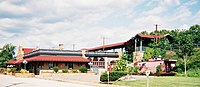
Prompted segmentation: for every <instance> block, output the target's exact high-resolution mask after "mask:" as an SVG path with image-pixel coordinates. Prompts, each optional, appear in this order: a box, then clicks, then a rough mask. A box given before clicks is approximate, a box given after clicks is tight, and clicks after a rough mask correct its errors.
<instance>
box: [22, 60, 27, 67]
mask: <svg viewBox="0 0 200 87" xmlns="http://www.w3.org/2000/svg"><path fill="white" fill-rule="evenodd" d="M27 63H28V62H27V61H26V60H24V61H23V64H24V69H26V64H27Z"/></svg>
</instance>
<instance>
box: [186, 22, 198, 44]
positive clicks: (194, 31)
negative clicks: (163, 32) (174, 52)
mask: <svg viewBox="0 0 200 87" xmlns="http://www.w3.org/2000/svg"><path fill="white" fill-rule="evenodd" d="M187 33H188V34H190V35H192V37H193V38H194V43H196V44H200V37H199V36H200V25H198V24H196V25H193V26H191V27H190V29H189V30H188V31H187Z"/></svg>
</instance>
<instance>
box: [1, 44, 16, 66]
mask: <svg viewBox="0 0 200 87" xmlns="http://www.w3.org/2000/svg"><path fill="white" fill-rule="evenodd" d="M14 50H15V46H13V45H12V44H6V45H4V46H3V49H2V51H1V52H0V67H3V64H4V63H5V62H8V61H9V60H11V59H13V57H14V54H15V52H14Z"/></svg>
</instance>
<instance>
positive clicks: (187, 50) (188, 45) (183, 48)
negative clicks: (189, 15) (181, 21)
mask: <svg viewBox="0 0 200 87" xmlns="http://www.w3.org/2000/svg"><path fill="white" fill-rule="evenodd" d="M179 35H180V36H179V37H180V39H181V40H179V42H178V43H179V44H180V49H179V50H178V53H179V54H181V55H185V56H183V57H182V58H183V59H184V71H185V75H187V72H186V71H187V69H186V62H187V56H188V55H191V53H192V51H193V48H194V47H193V42H194V40H193V37H192V35H191V34H188V33H187V32H186V31H182V32H180V34H179Z"/></svg>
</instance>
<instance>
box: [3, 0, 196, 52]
mask: <svg viewBox="0 0 200 87" xmlns="http://www.w3.org/2000/svg"><path fill="white" fill-rule="evenodd" d="M152 2H154V3H157V4H158V5H157V6H155V7H152V8H151V9H150V10H147V9H144V8H143V6H148V5H146V4H147V2H145V1H144V0H117V1H116V0H106V1H102V0H87V1H85V0H78V1H71V0H40V1H36V0H28V1H24V2H23V1H21V0H19V1H10V0H5V1H2V2H0V13H2V14H6V15H0V24H1V25H0V37H1V38H0V41H1V42H0V46H3V44H6V43H14V44H15V45H18V44H19V43H20V42H23V44H24V46H25V47H36V46H39V47H41V48H52V47H57V46H58V44H59V43H64V44H65V48H66V49H72V44H76V49H80V48H84V47H94V46H98V45H102V37H103V36H105V37H106V38H107V39H106V43H107V44H109V43H115V42H121V41H126V40H128V39H130V38H131V37H132V36H134V35H135V34H136V33H138V32H141V31H143V30H147V31H153V30H154V24H159V25H161V26H160V27H161V28H169V27H173V28H174V26H175V25H176V22H177V21H182V22H181V24H180V25H184V24H185V26H183V27H187V26H186V25H190V24H188V23H187V20H188V19H187V18H185V17H191V16H194V15H193V14H192V13H191V12H190V10H188V7H190V6H191V5H188V4H186V5H184V6H182V7H181V6H179V5H180V4H181V2H180V1H179V0H170V1H169V0H164V1H161V2H158V1H152ZM174 3H175V4H176V5H177V6H179V7H178V8H177V9H176V10H177V11H176V12H173V13H172V14H170V15H165V14H164V13H165V12H167V11H168V10H167V9H168V7H170V6H171V4H174ZM150 4H151V3H150ZM150 4H149V6H150ZM138 7H139V9H138ZM139 10H141V11H139ZM144 11H146V12H144ZM198 14H199V13H197V14H196V16H195V18H198V17H199V16H198ZM110 17H113V18H115V19H118V20H114V21H113V19H112V18H110ZM109 18H110V19H109ZM121 20H123V22H127V24H126V23H124V24H125V25H123V24H121V25H119V26H111V27H105V26H102V25H101V24H99V23H100V22H103V23H104V22H105V23H108V24H107V25H110V24H109V22H115V21H120V22H121ZM123 22H121V23H123ZM178 27H179V26H178ZM10 38H11V39H10Z"/></svg>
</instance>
